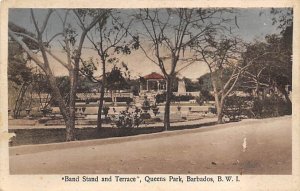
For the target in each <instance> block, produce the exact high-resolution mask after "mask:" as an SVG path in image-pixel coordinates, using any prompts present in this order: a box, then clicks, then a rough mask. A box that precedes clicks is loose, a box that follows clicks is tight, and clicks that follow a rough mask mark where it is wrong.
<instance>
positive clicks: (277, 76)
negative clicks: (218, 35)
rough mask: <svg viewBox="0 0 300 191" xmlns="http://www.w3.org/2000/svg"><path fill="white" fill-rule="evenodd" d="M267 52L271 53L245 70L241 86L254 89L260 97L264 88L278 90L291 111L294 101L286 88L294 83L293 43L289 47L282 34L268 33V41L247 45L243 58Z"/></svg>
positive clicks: (251, 57) (246, 58)
mask: <svg viewBox="0 0 300 191" xmlns="http://www.w3.org/2000/svg"><path fill="white" fill-rule="evenodd" d="M266 52H267V53H269V54H265V55H264V56H261V57H259V58H258V59H256V60H255V61H254V62H253V64H252V65H251V67H249V68H248V70H247V71H246V72H245V74H244V77H243V80H242V83H241V87H243V88H248V89H253V90H254V96H255V97H258V95H259V92H260V91H262V90H263V89H270V90H272V91H273V92H276V91H275V90H278V91H279V92H280V93H281V94H282V95H284V97H285V100H286V103H287V107H288V109H287V110H288V111H290V112H291V108H292V103H291V100H290V98H289V95H288V92H287V90H286V88H285V87H286V85H291V84H292V61H291V44H290V48H289V47H287V45H286V44H285V40H284V38H283V37H282V36H278V35H267V36H266V42H256V43H253V44H251V45H249V46H247V51H246V52H245V53H244V55H243V59H244V60H249V59H253V58H254V57H257V55H262V54H263V53H266ZM278 71H280V72H278ZM259 99H262V98H261V97H259Z"/></svg>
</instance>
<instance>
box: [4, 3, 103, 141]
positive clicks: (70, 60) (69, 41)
mask: <svg viewBox="0 0 300 191" xmlns="http://www.w3.org/2000/svg"><path fill="white" fill-rule="evenodd" d="M78 11H80V10H75V9H74V10H64V11H63V16H61V14H60V13H59V12H58V11H57V10H56V11H54V10H52V9H49V10H47V13H46V14H45V18H44V19H43V20H42V21H41V23H42V24H41V25H39V24H38V23H39V22H38V21H40V20H41V19H37V18H36V16H35V13H34V10H33V9H31V10H30V15H31V19H32V21H33V24H34V30H35V37H32V36H29V35H27V34H26V33H23V32H19V31H15V30H14V29H13V28H12V27H11V26H9V31H8V33H9V36H10V37H11V38H12V39H13V40H14V41H16V42H17V43H18V44H19V45H20V46H21V47H22V48H23V50H24V51H25V52H26V53H27V54H28V55H29V57H30V58H31V59H32V60H33V61H34V62H35V63H36V64H37V65H38V66H39V67H40V68H41V69H42V71H43V72H44V73H45V75H46V76H47V79H48V82H49V85H50V87H51V96H52V97H53V98H54V100H55V101H56V102H57V103H58V106H59V109H60V112H61V114H62V116H63V118H64V121H65V124H66V141H72V140H75V98H76V91H77V83H78V72H79V63H80V58H81V51H82V48H83V43H84V40H85V37H86V35H87V33H88V31H89V30H91V29H92V28H93V27H94V26H95V25H96V24H97V22H98V20H99V19H101V18H102V17H103V14H99V15H95V17H93V19H92V20H91V21H90V22H89V23H88V24H86V25H84V26H83V27H82V31H81V33H80V34H79V38H78V43H77V39H76V32H75V31H74V30H73V29H72V27H71V24H70V23H69V22H68V18H69V16H70V14H71V13H74V14H75V15H77V14H78ZM54 12H56V13H57V15H58V16H59V18H60V20H61V23H62V28H63V30H62V31H59V32H58V33H56V34H55V35H54V36H53V37H51V38H50V40H47V39H46V34H45V33H46V31H47V27H48V24H49V20H50V17H51V16H53V13H54ZM78 19H79V18H78ZM58 36H60V37H61V38H62V39H63V43H61V44H62V46H63V50H64V51H65V55H66V61H64V60H63V59H61V58H60V57H59V56H57V55H55V54H54V53H53V52H52V51H51V48H50V47H51V46H50V43H51V42H52V41H53V40H54V39H55V38H57V37H58ZM28 39H29V41H30V44H35V46H37V47H38V50H39V53H38V54H37V53H36V52H34V51H32V50H31V49H30V48H29V45H28V43H26V41H25V40H28ZM72 47H73V49H72ZM72 50H73V51H72ZM40 57H41V58H40ZM49 57H52V58H54V59H55V60H56V61H57V62H58V63H60V64H62V66H64V67H65V68H66V69H67V70H68V73H69V79H70V93H69V103H68V104H66V103H65V101H64V99H63V96H62V95H61V92H60V90H59V88H58V86H57V83H56V79H55V76H54V73H53V71H52V70H51V63H50V62H49Z"/></svg>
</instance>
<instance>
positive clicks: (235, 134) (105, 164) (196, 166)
mask: <svg viewBox="0 0 300 191" xmlns="http://www.w3.org/2000/svg"><path fill="white" fill-rule="evenodd" d="M291 121H292V120H291V117H280V118H273V119H264V120H244V121H242V122H238V123H230V124H225V125H217V126H212V127H207V128H200V129H192V130H180V131H172V132H163V133H158V134H151V135H139V136H135V137H128V138H126V137H125V138H114V139H111V140H94V141H89V142H88V144H87V142H85V143H84V142H81V143H78V142H76V143H60V144H55V149H53V148H54V147H53V146H52V147H51V144H49V145H44V146H22V147H13V148H10V171H11V173H12V174H76V173H86V174H93V173H97V174H102V173H105V174H106V173H109V174H115V173H116V174H123V173H126V174H127V173H129V174H135V173H141V174H165V173H170V174H177V173H179V174H189V173H191V174H240V173H242V174H291V170H292V141H291V129H292V128H291Z"/></svg>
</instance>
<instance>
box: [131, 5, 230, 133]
mask: <svg viewBox="0 0 300 191" xmlns="http://www.w3.org/2000/svg"><path fill="white" fill-rule="evenodd" d="M222 13H224V10H221V9H183V8H181V9H140V10H139V12H138V13H136V14H135V18H136V20H137V21H138V22H139V23H140V24H141V25H142V26H143V29H142V30H141V31H139V32H138V36H139V37H140V38H141V39H139V40H140V42H141V43H140V44H142V43H143V46H141V50H142V51H143V52H144V53H145V55H146V57H147V58H148V59H149V60H150V61H152V62H153V63H154V64H156V65H157V66H158V67H159V68H160V69H161V72H162V73H163V75H164V77H165V79H166V83H167V93H166V104H165V114H164V129H165V130H168V129H169V127H170V102H171V96H172V91H171V84H172V83H173V81H174V79H175V78H176V74H177V72H176V68H177V65H178V64H179V63H181V64H182V63H183V62H185V63H188V62H190V61H191V62H193V58H192V56H191V55H189V54H188V53H187V50H190V49H189V46H190V44H191V43H192V42H194V41H195V40H198V41H199V42H200V41H201V40H204V39H205V37H207V36H210V35H212V34H213V33H215V32H216V31H217V29H220V28H223V26H222V24H224V23H226V22H229V21H230V19H225V18H222ZM147 47H148V48H147ZM185 54H186V55H185ZM189 56H190V57H189Z"/></svg>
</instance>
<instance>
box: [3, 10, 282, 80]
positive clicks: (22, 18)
mask: <svg viewBox="0 0 300 191" xmlns="http://www.w3.org/2000/svg"><path fill="white" fill-rule="evenodd" d="M123 11H125V12H126V10H123ZM130 11H132V10H128V12H130ZM236 11H237V12H238V16H237V24H238V27H239V28H236V30H235V34H236V35H237V36H239V37H240V38H241V39H243V40H244V41H246V42H251V41H254V40H263V39H264V37H265V36H266V35H267V34H274V33H275V34H278V33H279V30H278V29H277V26H276V25H272V15H270V9H266V8H264V9H261V8H251V9H236ZM260 12H262V14H260ZM34 13H35V16H36V18H37V20H38V23H39V24H40V25H41V22H42V20H43V19H44V17H45V13H46V11H45V10H41V9H39V10H34ZM75 20H76V19H75V17H74V16H73V17H72V16H71V17H70V19H69V22H70V23H71V24H72V25H73V26H78V25H77V23H76V21H75ZM9 21H10V22H13V23H15V24H17V25H19V26H21V27H24V28H26V29H27V30H28V31H32V32H34V26H33V22H32V20H31V17H30V11H29V9H10V10H9ZM137 27H141V28H142V26H137ZM61 29H62V25H61V24H60V21H59V17H58V16H57V15H56V14H53V15H51V18H50V20H49V25H48V26H47V29H46V36H48V38H50V37H51V36H52V35H53V34H54V33H56V32H57V31H60V30H61ZM77 30H79V28H77ZM86 41H87V39H86ZM52 51H53V53H55V54H56V55H58V56H59V57H61V58H62V59H64V58H65V56H64V53H63V52H62V49H61V47H60V46H59V43H57V42H56V43H55V44H54V45H53V46H52ZM82 56H83V57H84V58H86V59H88V58H90V57H93V58H95V59H96V58H97V54H96V52H95V51H94V50H92V49H90V44H88V43H87V42H86V43H85V48H84V49H83V52H82ZM118 57H119V59H120V61H124V62H125V63H127V65H128V67H129V69H130V71H131V74H132V76H133V77H138V76H144V75H147V74H149V73H151V72H158V73H161V72H160V69H159V67H158V66H157V65H155V64H153V63H152V62H151V61H150V60H149V59H148V58H147V57H146V56H145V54H144V53H143V52H142V51H141V50H137V51H133V52H132V53H131V54H130V55H128V56H125V55H118ZM50 62H51V67H52V70H53V71H54V73H55V74H56V75H67V71H66V70H65V69H64V68H63V67H62V66H61V65H60V64H59V63H56V61H55V60H53V59H51V60H50ZM181 67H182V66H179V67H178V68H181ZM100 72H101V71H100V69H99V70H98V73H100ZM207 72H208V69H207V67H206V66H205V64H204V63H194V64H192V65H190V66H189V67H187V68H185V69H184V70H182V71H180V73H179V76H181V77H183V76H184V77H187V78H191V79H197V78H198V77H200V76H201V75H203V74H205V73H207Z"/></svg>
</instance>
